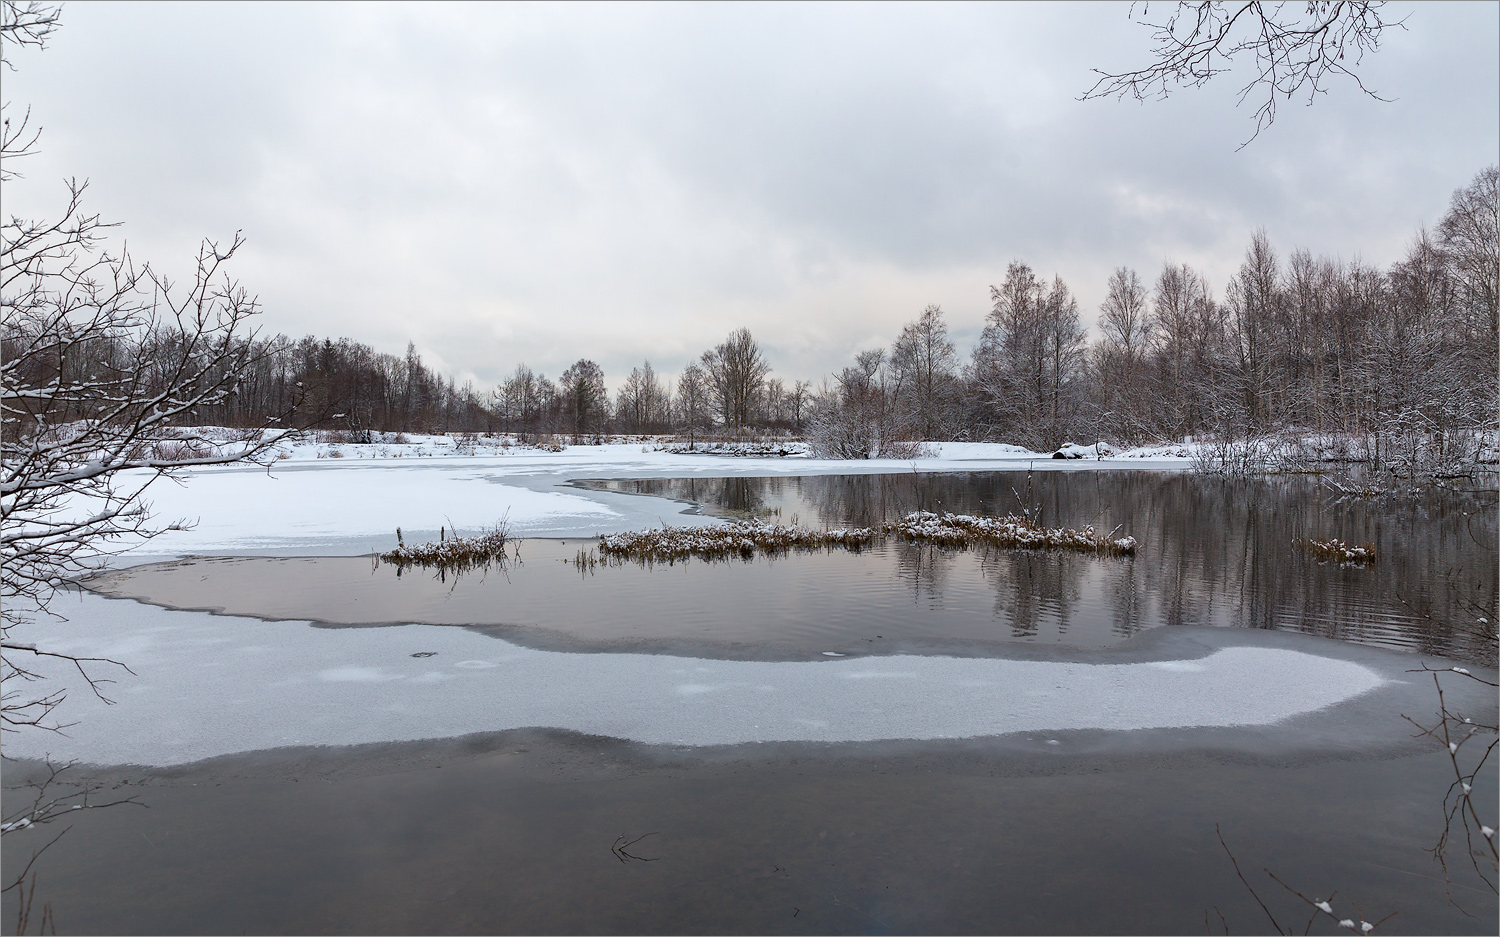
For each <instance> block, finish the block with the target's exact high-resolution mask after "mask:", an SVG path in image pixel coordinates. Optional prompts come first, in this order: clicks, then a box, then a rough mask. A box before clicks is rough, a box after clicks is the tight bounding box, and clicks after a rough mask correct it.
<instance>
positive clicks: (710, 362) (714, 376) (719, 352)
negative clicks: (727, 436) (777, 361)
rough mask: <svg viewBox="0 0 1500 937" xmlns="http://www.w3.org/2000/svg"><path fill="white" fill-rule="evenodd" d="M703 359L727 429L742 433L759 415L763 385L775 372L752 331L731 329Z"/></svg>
mask: <svg viewBox="0 0 1500 937" xmlns="http://www.w3.org/2000/svg"><path fill="white" fill-rule="evenodd" d="M700 360H701V363H702V366H703V373H704V375H705V376H706V377H707V378H708V386H709V388H710V390H711V392H712V394H713V396H714V401H715V403H716V404H717V407H718V411H719V417H720V419H722V420H723V421H724V427H725V429H728V430H731V431H734V432H739V431H741V430H743V429H744V428H745V427H747V426H749V425H750V424H751V423H752V421H753V420H754V418H755V416H756V413H755V408H756V404H758V403H759V402H760V399H761V387H762V384H763V383H764V382H765V379H766V375H767V374H769V373H770V372H771V366H770V365H769V364H767V363H766V359H765V356H764V355H763V354H761V350H760V346H759V345H757V344H756V343H755V339H754V338H752V337H751V335H750V330H749V329H736V330H734V331H733V332H730V333H729V337H728V338H726V339H725V340H724V341H723V343H721V344H719V345H717V346H715V347H714V348H713V349H712V350H711V351H705V352H704V353H703V357H702V358H701V359H700Z"/></svg>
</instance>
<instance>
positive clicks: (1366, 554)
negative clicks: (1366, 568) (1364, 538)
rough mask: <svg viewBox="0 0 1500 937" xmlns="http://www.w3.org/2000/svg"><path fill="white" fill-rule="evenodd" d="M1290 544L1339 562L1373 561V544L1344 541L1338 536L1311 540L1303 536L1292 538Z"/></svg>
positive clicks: (1319, 557) (1324, 558)
mask: <svg viewBox="0 0 1500 937" xmlns="http://www.w3.org/2000/svg"><path fill="white" fill-rule="evenodd" d="M1292 546H1294V547H1296V548H1297V549H1299V550H1306V551H1307V552H1309V553H1311V554H1312V555H1314V556H1316V557H1317V558H1318V559H1320V560H1334V561H1335V562H1339V563H1373V562H1375V544H1373V543H1361V544H1357V545H1356V544H1351V543H1345V542H1344V541H1342V540H1339V539H1338V538H1334V539H1332V540H1313V539H1311V538H1304V539H1299V540H1293V541H1292Z"/></svg>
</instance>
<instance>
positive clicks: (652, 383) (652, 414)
mask: <svg viewBox="0 0 1500 937" xmlns="http://www.w3.org/2000/svg"><path fill="white" fill-rule="evenodd" d="M615 407H616V414H617V419H618V420H619V424H620V426H621V427H623V428H624V429H626V430H628V431H630V432H633V433H644V432H655V431H656V430H657V429H658V428H659V427H660V426H662V425H663V424H664V423H665V422H666V419H667V413H666V411H667V395H666V391H665V389H663V388H662V386H661V381H659V380H658V379H657V377H656V371H655V370H654V369H652V367H651V362H649V361H647V362H645V363H644V364H642V365H641V367H639V368H632V369H631V370H630V376H629V377H628V378H626V379H625V383H624V384H623V385H622V386H621V387H620V393H619V395H618V397H617V398H616V402H615Z"/></svg>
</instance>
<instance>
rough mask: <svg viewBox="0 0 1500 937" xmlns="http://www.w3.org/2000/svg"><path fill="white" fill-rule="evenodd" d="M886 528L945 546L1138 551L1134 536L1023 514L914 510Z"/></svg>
mask: <svg viewBox="0 0 1500 937" xmlns="http://www.w3.org/2000/svg"><path fill="white" fill-rule="evenodd" d="M885 529H886V530H887V531H889V532H891V533H894V534H896V535H897V536H899V537H904V538H906V539H908V540H922V541H926V542H929V543H936V544H939V545H940V546H945V547H962V546H971V545H974V544H979V543H990V544H995V545H996V546H1002V547H1011V548H1016V549H1022V550H1077V551H1079V552H1084V553H1109V554H1114V555H1128V554H1132V553H1134V552H1135V548H1136V541H1135V538H1134V537H1120V538H1115V537H1114V535H1113V534H1110V535H1103V534H1099V533H1096V532H1095V531H1094V528H1093V527H1092V526H1087V527H1083V528H1081V529H1073V528H1068V527H1043V526H1041V525H1040V524H1036V523H1033V522H1032V521H1030V520H1028V519H1027V518H1024V517H1018V516H1016V515H1013V514H1012V515H1007V516H1005V517H980V516H976V515H973V514H933V513H932V512H930V511H915V512H913V513H911V514H908V515H906V517H905V518H904V519H903V520H901V521H900V522H898V523H895V524H887V525H886V527H885Z"/></svg>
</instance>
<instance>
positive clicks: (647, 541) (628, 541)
mask: <svg viewBox="0 0 1500 937" xmlns="http://www.w3.org/2000/svg"><path fill="white" fill-rule="evenodd" d="M877 534H878V532H877V531H875V530H874V529H872V528H869V527H853V528H843V527H841V528H839V529H837V530H811V529H809V528H807V527H799V526H797V525H795V524H769V523H766V522H764V521H737V522H734V523H730V524H721V525H717V526H714V527H657V528H653V529H651V530H641V531H626V532H624V533H618V534H606V535H604V536H602V537H600V538H599V553H600V554H601V555H603V556H606V557H610V558H618V559H632V560H641V561H645V562H668V563H670V562H672V561H674V560H683V559H687V558H688V557H693V556H696V557H701V558H704V559H726V558H729V557H734V556H743V557H747V558H748V557H751V556H754V555H755V554H756V553H758V552H759V553H786V552H787V551H790V550H821V549H829V548H833V547H843V548H845V549H849V550H858V549H860V548H861V547H864V546H867V545H868V544H870V543H871V542H872V541H874V539H875V537H876V536H877Z"/></svg>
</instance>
